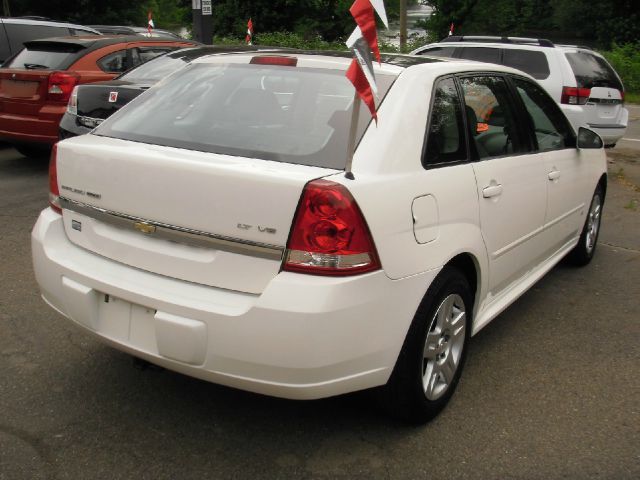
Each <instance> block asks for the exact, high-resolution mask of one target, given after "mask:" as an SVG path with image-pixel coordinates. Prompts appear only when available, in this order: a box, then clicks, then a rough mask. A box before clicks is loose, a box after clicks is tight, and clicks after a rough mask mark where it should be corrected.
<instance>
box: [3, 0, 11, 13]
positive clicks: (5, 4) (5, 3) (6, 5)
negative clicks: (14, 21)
mask: <svg viewBox="0 0 640 480" xmlns="http://www.w3.org/2000/svg"><path fill="white" fill-rule="evenodd" d="M2 7H3V8H4V16H5V17H10V16H11V12H10V11H9V0H2Z"/></svg>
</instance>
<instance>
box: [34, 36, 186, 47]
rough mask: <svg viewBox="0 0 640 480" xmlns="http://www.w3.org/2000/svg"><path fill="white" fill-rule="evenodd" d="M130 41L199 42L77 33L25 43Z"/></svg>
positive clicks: (101, 44)
mask: <svg viewBox="0 0 640 480" xmlns="http://www.w3.org/2000/svg"><path fill="white" fill-rule="evenodd" d="M129 42H154V43H155V42H186V43H191V44H193V45H197V42H193V41H191V40H186V39H182V40H177V39H176V40H171V39H164V38H153V37H152V38H148V37H147V38H145V37H141V36H140V35H77V36H75V35H74V36H64V37H49V38H39V39H37V40H30V41H28V42H25V45H35V44H38V43H47V44H52V43H57V44H66V45H76V46H78V47H79V48H89V47H95V48H100V47H104V46H107V45H115V44H117V43H129Z"/></svg>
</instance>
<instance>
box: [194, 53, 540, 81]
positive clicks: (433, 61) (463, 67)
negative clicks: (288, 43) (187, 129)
mask: <svg viewBox="0 0 640 480" xmlns="http://www.w3.org/2000/svg"><path fill="white" fill-rule="evenodd" d="M251 53H252V52H240V51H236V52H229V54H228V55H224V56H221V55H215V54H212V55H209V56H203V57H199V58H197V59H194V60H193V62H192V63H196V64H207V63H211V64H215V63H217V64H220V63H225V62H226V63H246V62H247V60H249V59H250V55H251ZM256 53H257V54H259V55H264V54H266V55H268V54H269V53H271V52H270V51H269V50H264V51H258V52H256ZM273 53H277V54H279V55H283V54H284V55H291V56H295V57H297V58H298V61H299V63H298V65H299V66H303V67H310V68H315V67H318V68H335V69H339V70H346V69H347V68H348V66H349V64H350V63H351V60H352V59H353V54H352V53H351V52H348V51H308V50H295V49H291V50H287V51H282V50H279V51H277V50H273ZM373 65H374V69H375V70H376V72H377V73H381V74H389V75H399V74H400V73H402V72H403V71H404V70H408V69H412V70H414V71H415V72H416V74H417V75H424V74H425V73H427V72H428V73H429V74H431V75H433V76H434V77H438V76H442V75H449V74H454V73H464V72H498V73H510V74H513V75H519V76H521V77H527V78H532V77H531V76H530V75H528V74H526V73H523V72H522V71H520V70H517V69H515V68H511V67H507V66H503V65H494V64H488V63H483V62H474V61H472V60H463V59H458V58H454V59H449V58H441V57H428V56H414V55H407V54H396V53H391V54H381V63H380V64H378V63H377V62H374V64H373Z"/></svg>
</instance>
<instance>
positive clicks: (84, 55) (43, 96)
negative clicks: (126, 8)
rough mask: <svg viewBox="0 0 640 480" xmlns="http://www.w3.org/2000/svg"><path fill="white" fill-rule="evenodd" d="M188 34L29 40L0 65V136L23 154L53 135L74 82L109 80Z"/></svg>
mask: <svg viewBox="0 0 640 480" xmlns="http://www.w3.org/2000/svg"><path fill="white" fill-rule="evenodd" d="M193 45H194V42H191V41H188V40H181V41H173V40H158V39H145V38H141V37H134V36H130V37H127V36H111V37H110V36H96V35H92V36H78V37H58V38H50V39H40V40H32V41H29V42H27V43H26V47H25V48H24V49H23V50H22V51H21V52H20V53H18V54H17V55H16V56H14V57H13V58H12V59H11V60H10V61H8V62H6V64H5V65H3V67H2V68H1V69H0V140H1V141H5V142H7V143H9V144H12V145H13V146H14V147H16V148H17V149H18V151H20V152H21V153H23V154H24V155H27V156H31V155H34V154H37V153H38V152H42V151H46V150H47V149H50V148H51V145H53V144H54V143H55V142H57V141H58V125H59V123H60V119H61V118H62V115H63V114H64V112H65V111H66V109H67V102H68V101H69V97H70V95H71V92H72V91H73V88H74V87H75V86H76V85H79V84H83V83H91V82H97V81H100V80H109V79H112V78H114V77H116V76H117V75H119V74H121V73H122V72H124V71H126V70H128V69H129V68H131V67H134V66H136V65H139V64H140V63H142V62H144V61H146V60H148V59H150V58H152V57H153V56H157V55H160V54H162V53H166V52H168V51H171V50H175V49H178V48H182V47H187V46H193Z"/></svg>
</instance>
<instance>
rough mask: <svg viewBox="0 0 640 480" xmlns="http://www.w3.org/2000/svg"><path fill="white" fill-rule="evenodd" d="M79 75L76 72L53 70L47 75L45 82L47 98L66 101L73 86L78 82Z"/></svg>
mask: <svg viewBox="0 0 640 480" xmlns="http://www.w3.org/2000/svg"><path fill="white" fill-rule="evenodd" d="M79 80H80V77H78V75H77V74H76V73H70V72H53V73H51V74H50V75H49V81H48V84H47V98H48V99H49V100H54V101H56V102H64V103H67V102H68V101H69V97H70V96H71V92H73V87H75V86H76V85H77V84H78V81H79Z"/></svg>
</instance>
